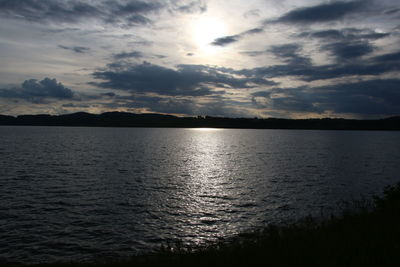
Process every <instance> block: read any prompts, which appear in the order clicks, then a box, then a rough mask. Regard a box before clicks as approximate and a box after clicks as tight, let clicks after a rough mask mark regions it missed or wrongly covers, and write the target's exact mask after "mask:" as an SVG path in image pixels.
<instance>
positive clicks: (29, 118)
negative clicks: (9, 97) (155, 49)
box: [0, 112, 400, 131]
mask: <svg viewBox="0 0 400 267" xmlns="http://www.w3.org/2000/svg"><path fill="white" fill-rule="evenodd" d="M0 125H10V126H13V125H15V126H17V125H21V126H83V127H149V128H202V127H207V128H232V129H298V130H384V131H399V130H400V116H397V117H390V118H386V119H378V120H353V119H331V118H324V119H278V118H268V119H259V118H224V117H211V116H198V117H177V116H172V115H163V114H134V113H128V112H107V113H102V114H91V113H85V112H78V113H72V114H66V115H46V114H45V115H20V116H17V117H14V116H6V115H0Z"/></svg>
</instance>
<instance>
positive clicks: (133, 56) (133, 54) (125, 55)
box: [114, 51, 144, 59]
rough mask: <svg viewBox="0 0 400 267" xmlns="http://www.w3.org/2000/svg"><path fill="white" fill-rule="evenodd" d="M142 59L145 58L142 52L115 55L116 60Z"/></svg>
mask: <svg viewBox="0 0 400 267" xmlns="http://www.w3.org/2000/svg"><path fill="white" fill-rule="evenodd" d="M142 57H144V55H143V53H142V52H140V51H131V52H121V53H118V54H115V55H114V58H115V59H125V58H142Z"/></svg>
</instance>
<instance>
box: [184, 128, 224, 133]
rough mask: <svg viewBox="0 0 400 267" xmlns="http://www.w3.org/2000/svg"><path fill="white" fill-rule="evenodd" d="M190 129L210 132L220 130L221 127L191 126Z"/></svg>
mask: <svg viewBox="0 0 400 267" xmlns="http://www.w3.org/2000/svg"><path fill="white" fill-rule="evenodd" d="M190 130H193V131H200V132H212V131H221V130H222V129H219V128H191V129H190Z"/></svg>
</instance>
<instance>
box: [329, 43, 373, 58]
mask: <svg viewBox="0 0 400 267" xmlns="http://www.w3.org/2000/svg"><path fill="white" fill-rule="evenodd" d="M325 50H329V51H330V53H331V55H332V56H334V57H336V59H337V61H339V62H340V61H343V60H353V59H355V58H359V57H362V56H365V55H367V54H369V53H371V52H372V51H374V47H373V46H372V45H371V44H369V43H368V42H338V43H331V44H327V45H324V46H322V47H321V51H325Z"/></svg>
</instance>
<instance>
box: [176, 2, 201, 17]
mask: <svg viewBox="0 0 400 267" xmlns="http://www.w3.org/2000/svg"><path fill="white" fill-rule="evenodd" d="M173 9H174V10H175V11H179V12H182V13H189V14H191V13H203V12H206V11H207V4H206V3H205V2H204V1H203V0H195V1H190V2H188V3H181V4H178V5H176V6H175V7H174V8H173Z"/></svg>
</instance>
